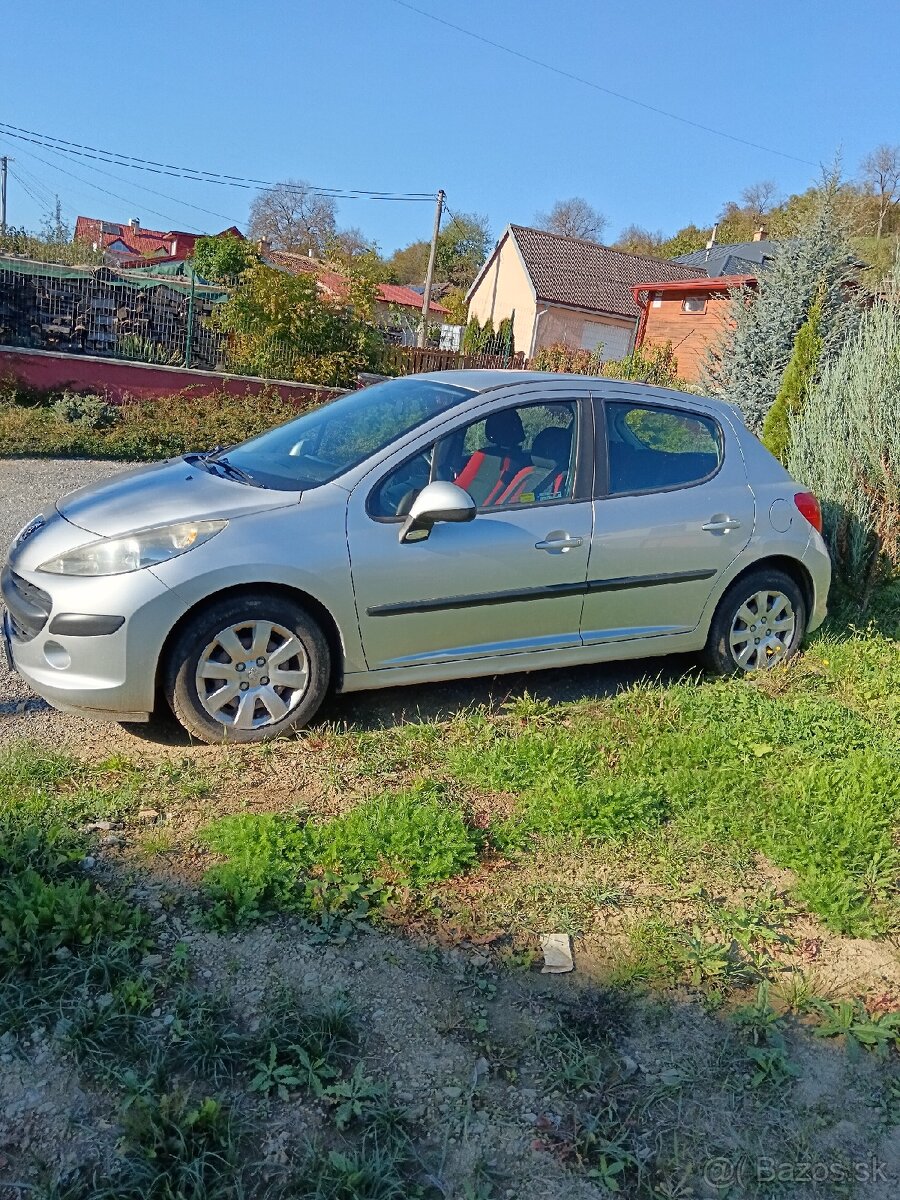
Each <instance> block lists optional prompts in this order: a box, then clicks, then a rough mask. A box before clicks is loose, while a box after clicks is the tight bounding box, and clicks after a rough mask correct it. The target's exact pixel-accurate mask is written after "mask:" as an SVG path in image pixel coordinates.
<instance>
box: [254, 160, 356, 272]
mask: <svg viewBox="0 0 900 1200" xmlns="http://www.w3.org/2000/svg"><path fill="white" fill-rule="evenodd" d="M336 212H337V202H336V201H335V200H334V198H333V197H331V196H321V195H319V194H318V193H316V192H315V191H314V190H313V189H312V188H311V187H310V185H309V184H308V183H304V182H303V181H302V180H299V179H288V180H285V182H284V183H277V184H276V185H275V186H274V187H272V188H266V190H265V191H262V192H260V193H259V194H258V195H257V196H256V197H255V198H254V200H253V203H252V204H251V205H250V229H249V232H250V238H251V240H253V241H258V240H260V239H263V238H264V239H265V240H266V241H268V242H270V243H271V244H272V246H273V247H274V248H275V249H276V250H292V251H294V252H295V253H298V254H307V253H308V252H309V251H310V250H311V251H312V252H313V254H314V255H315V256H316V257H317V258H319V257H321V256H322V254H323V253H324V251H325V247H326V245H327V243H328V241H329V239H330V238H332V237H334V235H335V232H336V225H335V214H336Z"/></svg>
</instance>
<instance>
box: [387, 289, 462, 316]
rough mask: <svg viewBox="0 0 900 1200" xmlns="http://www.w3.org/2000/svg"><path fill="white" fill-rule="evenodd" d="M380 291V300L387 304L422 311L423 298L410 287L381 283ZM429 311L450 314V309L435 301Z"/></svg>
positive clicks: (430, 305) (429, 306)
mask: <svg viewBox="0 0 900 1200" xmlns="http://www.w3.org/2000/svg"><path fill="white" fill-rule="evenodd" d="M378 291H379V294H380V299H381V300H383V301H384V303H385V304H400V305H402V306H403V307H404V308H415V309H417V310H419V311H421V308H422V296H421V295H420V294H419V293H418V292H415V291H413V289H412V288H410V287H405V286H404V285H403V284H400V283H379V285H378ZM428 311H429V312H433V313H446V312H449V309H447V308H445V307H444V305H443V304H438V303H437V302H436V301H435V300H432V301H431V303H430V304H429V305H428Z"/></svg>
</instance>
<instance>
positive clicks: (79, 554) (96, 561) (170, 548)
mask: <svg viewBox="0 0 900 1200" xmlns="http://www.w3.org/2000/svg"><path fill="white" fill-rule="evenodd" d="M227 524H228V522H227V521H183V522H182V523H181V524H179V525H160V526H158V527H157V528H156V529H143V530H141V531H140V532H138V533H129V534H126V535H125V536H124V537H116V538H101V539H100V540H99V541H98V542H89V543H88V544H87V545H86V546H79V547H78V549H77V550H67V551H66V552H65V553H64V554H58V555H57V556H56V558H51V559H48V561H47V562H45V563H42V564H41V565H40V566H39V567H38V570H39V571H47V572H49V573H51V574H53V575H124V574H125V572H127V571H138V570H140V568H141V567H152V566H154V565H155V564H156V563H161V562H165V561H166V559H169V558H177V557H178V555H179V554H184V553H185V551H186V550H193V548H194V547H195V546H201V545H202V544H203V543H204V542H208V541H209V539H210V538H211V537H215V536H216V534H217V533H220V532H221V531H222V530H223V529H224V528H225V526H226V525H227Z"/></svg>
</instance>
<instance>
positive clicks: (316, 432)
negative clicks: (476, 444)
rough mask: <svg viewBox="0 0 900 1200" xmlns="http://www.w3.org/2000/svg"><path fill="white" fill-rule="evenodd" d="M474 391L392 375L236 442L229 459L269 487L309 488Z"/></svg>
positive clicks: (472, 393) (386, 444)
mask: <svg viewBox="0 0 900 1200" xmlns="http://www.w3.org/2000/svg"><path fill="white" fill-rule="evenodd" d="M474 395H475V393H474V392H473V391H472V390H471V389H470V388H462V387H457V386H455V385H453V384H449V383H439V382H437V381H436V380H433V379H421V378H416V377H415V376H410V377H409V378H406V379H389V380H388V381H387V382H385V383H376V384H375V385H374V386H373V387H367V388H363V389H362V391H359V392H352V393H350V394H349V395H347V396H341V397H340V399H338V400H333V401H332V402H331V403H330V404H325V405H323V406H322V407H321V408H317V409H315V410H313V411H312V412H308V413H305V414H304V415H303V416H302V417H298V418H297V419H296V421H289V422H288V423H287V424H286V425H279V426H278V427H277V428H276V429H270V430H269V431H268V432H267V433H263V434H261V435H260V436H259V437H255V438H251V440H250V441H249V442H242V443H241V444H240V445H239V446H234V447H233V448H232V449H231V450H229V451H228V453H227V461H228V464H229V465H231V466H232V467H235V468H239V469H240V470H242V471H246V472H247V473H248V474H249V475H251V476H252V477H253V480H254V481H255V482H257V483H259V484H261V485H263V486H264V487H270V488H279V489H282V490H287V491H306V490H308V489H309V488H314V487H320V486H321V485H322V484H323V483H330V482H331V480H332V479H337V477H338V476H339V475H343V474H344V472H345V471H349V470H350V468H351V467H355V466H358V465H359V463H361V462H364V461H365V460H366V459H367V458H368V457H369V456H370V455H371V454H375V453H376V451H378V450H382V449H383V448H384V447H385V446H389V445H390V444H391V442H393V441H395V440H396V439H397V438H399V437H402V436H403V434H405V433H409V431H410V430H411V429H415V427H416V426H417V425H422V424H423V423H424V422H425V421H428V420H430V419H431V417H435V416H437V415H438V414H440V413H442V412H446V411H447V410H448V409H450V408H453V407H454V406H455V405H457V404H462V402H463V401H464V400H468V398H469V397H470V396H474Z"/></svg>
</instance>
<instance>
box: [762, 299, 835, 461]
mask: <svg viewBox="0 0 900 1200" xmlns="http://www.w3.org/2000/svg"><path fill="white" fill-rule="evenodd" d="M821 325H822V297H821V295H819V296H816V298H815V300H814V301H813V302H812V304H811V305H810V309H809V316H808V317H807V318H806V320H805V321H804V322H803V324H802V325H801V326H800V328H799V330H798V331H797V336H796V337H795V338H794V350H793V353H792V354H791V361H790V362H789V363H788V365H787V370H786V371H785V373H784V379H782V381H781V387H780V388H779V389H778V395H777V396H776V397H775V403H774V404H773V405H772V407H771V408H770V409H769V413H768V416H767V417H766V420H765V423H764V424H763V431H762V441H763V445H764V446H765V447H766V449H768V450H770V451H771V452H772V454H774V455H775V457H776V458H777V459H779V460H780V461H781V462H783V463H785V464H787V461H788V455H789V453H790V448H791V422H790V418H791V417H792V416H796V415H797V414H798V413H799V412H800V410H801V409H802V408H803V405H804V403H805V401H806V396H807V393H808V391H809V389H810V386H811V385H812V382H813V380H814V379H815V376H816V372H817V370H818V367H819V359H820V357H821V354H822V337H821V334H820V332H819V330H820V328H821Z"/></svg>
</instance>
